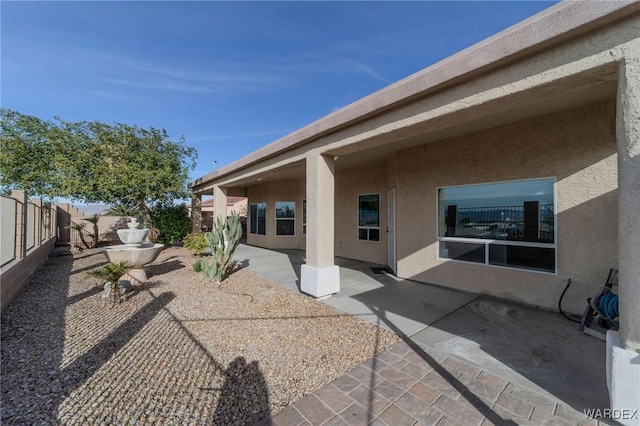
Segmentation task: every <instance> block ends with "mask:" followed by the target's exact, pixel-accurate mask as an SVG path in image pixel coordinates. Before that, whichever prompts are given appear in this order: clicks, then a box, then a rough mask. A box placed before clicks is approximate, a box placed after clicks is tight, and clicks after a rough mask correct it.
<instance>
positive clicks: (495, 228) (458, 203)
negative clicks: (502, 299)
mask: <svg viewBox="0 0 640 426" xmlns="http://www.w3.org/2000/svg"><path fill="white" fill-rule="evenodd" d="M438 212H439V214H438V240H439V257H440V258H446V259H456V260H462V261H467V262H476V263H483V264H486V265H494V266H504V267H509V268H519V269H530V270H536V271H544V272H555V271H556V245H555V192H554V179H552V178H548V179H531V180H523V181H511V182H497V183H487V184H480V185H468V186H455V187H447V188H440V189H439V190H438Z"/></svg>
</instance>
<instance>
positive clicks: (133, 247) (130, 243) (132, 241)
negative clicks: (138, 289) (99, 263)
mask: <svg viewBox="0 0 640 426" xmlns="http://www.w3.org/2000/svg"><path fill="white" fill-rule="evenodd" d="M127 225H128V227H129V229H118V230H117V232H118V237H119V238H120V241H122V242H123V243H124V244H121V245H117V246H108V247H105V248H103V249H102V252H103V253H104V255H105V256H106V257H107V259H109V261H110V262H111V263H118V262H120V261H123V260H125V261H126V262H127V264H128V265H129V267H131V269H130V270H129V271H128V272H127V273H126V274H125V275H124V276H123V277H122V279H123V280H128V281H131V284H139V283H143V282H145V281H147V274H146V272H145V271H144V265H146V264H148V263H151V262H153V261H154V260H156V258H157V257H158V255H159V254H160V252H161V251H162V249H163V248H164V245H162V244H154V243H143V241H144V239H145V238H146V237H147V234H148V233H149V230H148V229H138V226H140V224H139V223H138V220H137V219H136V218H134V217H132V218H131V222H129V223H128V224H127Z"/></svg>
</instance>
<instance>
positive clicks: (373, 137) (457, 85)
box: [191, 1, 640, 195]
mask: <svg viewBox="0 0 640 426" xmlns="http://www.w3.org/2000/svg"><path fill="white" fill-rule="evenodd" d="M638 12H640V2H637V1H620V2H562V3H559V4H557V5H555V6H553V7H551V8H549V9H547V10H545V11H543V12H541V13H539V14H537V15H535V16H533V17H531V18H529V19H527V20H525V21H523V22H521V23H519V24H517V25H515V26H513V27H511V28H508V29H506V30H504V31H502V32H501V33H498V34H496V35H495V36H493V37H491V38H489V39H486V40H484V41H482V42H480V43H478V44H476V45H474V46H471V47H469V48H467V49H465V50H463V51H461V52H459V53H458V54H456V55H453V56H451V57H449V58H447V59H445V60H443V61H441V62H438V63H436V64H434V65H432V66H430V67H428V68H426V69H424V70H422V71H420V72H418V73H416V74H413V75H411V76H409V77H407V78H405V79H403V80H400V81H398V82H397V83H394V84H392V85H390V86H388V87H386V88H384V89H382V90H380V91H378V92H375V93H373V94H371V95H369V96H367V97H365V98H363V99H361V100H359V101H357V102H354V103H352V104H350V105H348V106H346V107H344V108H342V109H340V110H338V111H336V112H334V113H332V114H329V115H327V116H325V117H323V118H321V119H319V120H317V121H315V122H313V123H311V124H309V125H308V126H305V127H303V128H301V129H299V130H297V131H295V132H293V133H291V134H289V135H287V136H285V137H283V138H281V139H279V140H277V141H275V142H273V143H271V144H269V145H267V146H265V147H263V148H261V149H259V150H257V151H255V152H253V153H251V154H249V155H247V156H245V157H243V158H241V159H239V160H237V161H235V162H233V163H231V164H229V165H228V166H224V167H222V168H220V169H217V170H214V171H213V172H211V173H209V174H207V175H205V176H203V177H202V178H199V179H196V180H195V181H194V182H192V184H191V185H192V188H193V190H194V192H195V193H196V194H210V193H211V190H212V188H213V186H214V185H219V186H224V187H227V188H245V187H247V186H250V185H251V184H256V183H258V182H263V181H268V180H274V179H288V178H295V177H303V176H304V175H305V157H306V153H307V152H309V151H312V150H314V151H319V152H322V153H323V154H326V155H332V156H335V157H339V158H340V161H337V162H336V168H341V167H351V166H356V165H358V164H360V163H365V162H370V161H372V160H375V159H381V158H384V157H385V156H386V155H388V154H389V153H391V152H394V151H397V150H399V149H404V148H408V147H411V146H415V145H420V144H425V143H429V142H432V141H436V140H443V139H446V138H449V137H453V136H459V135H462V134H466V133H471V132H475V131H479V130H482V129H486V128H490V127H493V126H499V125H502V124H506V123H510V122H514V121H519V120H522V119H525V118H528V117H532V116H536V115H541V114H549V113H552V112H554V111H560V110H563V109H568V108H572V107H577V106H580V105H584V104H587V103H592V102H597V101H599V100H604V99H615V98H616V90H617V66H616V65H615V64H616V61H617V60H619V59H618V58H607V60H600V61H587V62H586V63H585V64H584V65H585V66H584V67H583V68H581V69H572V67H573V68H575V61H576V59H577V58H576V57H575V55H572V54H571V52H569V53H568V54H566V56H567V58H566V59H561V57H562V52H561V53H559V54H558V55H556V58H555V59H552V61H553V60H555V61H556V62H557V63H548V62H547V63H545V64H542V65H540V66H539V68H538V69H536V64H535V62H532V61H529V63H528V64H524V65H522V66H519V65H520V64H522V63H523V62H525V61H526V60H527V59H529V58H532V57H535V56H536V55H538V54H540V53H543V52H547V51H550V50H552V49H555V48H560V47H561V45H562V44H563V43H567V42H569V41H571V40H575V39H578V38H579V37H581V36H584V35H586V34H588V33H589V32H592V31H594V30H597V29H602V28H605V27H606V26H607V25H609V24H612V23H614V22H616V21H621V20H623V19H626V18H628V17H630V16H632V15H634V14H637V13H638ZM629 37H637V35H636V36H634V35H630V36H629ZM602 43H604V44H606V43H607V40H604V39H603V40H602ZM603 49H604V50H606V46H600V47H599V48H598V49H594V51H595V50H603ZM582 54H584V53H582ZM562 68H564V69H562ZM554 70H556V71H557V72H554ZM356 153H357V155H354V154H356ZM241 192H242V190H240V191H239V192H238V195H241V194H240V193H241ZM232 193H233V192H231V193H229V194H230V195H231V194H232Z"/></svg>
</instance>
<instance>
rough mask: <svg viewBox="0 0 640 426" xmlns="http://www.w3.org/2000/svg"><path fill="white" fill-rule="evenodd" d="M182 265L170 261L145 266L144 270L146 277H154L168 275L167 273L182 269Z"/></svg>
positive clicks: (177, 261)
mask: <svg viewBox="0 0 640 426" xmlns="http://www.w3.org/2000/svg"><path fill="white" fill-rule="evenodd" d="M184 267H185V266H184V263H182V262H181V261H179V260H172V261H170V262H167V261H164V262H162V263H156V264H153V265H147V266H145V267H144V269H145V270H146V271H147V276H148V277H155V276H158V275H162V274H168V273H169V272H173V271H177V270H178V269H183V268H184Z"/></svg>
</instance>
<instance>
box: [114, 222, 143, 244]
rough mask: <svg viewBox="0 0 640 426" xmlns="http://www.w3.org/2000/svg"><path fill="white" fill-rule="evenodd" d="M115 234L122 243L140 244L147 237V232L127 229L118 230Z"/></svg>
mask: <svg viewBox="0 0 640 426" xmlns="http://www.w3.org/2000/svg"><path fill="white" fill-rule="evenodd" d="M135 225H137V224H135ZM116 232H117V233H118V237H119V238H120V241H122V242H123V243H125V244H140V243H142V242H143V241H144V239H145V238H146V237H147V234H148V233H149V230H148V229H137V228H129V229H118V230H117V231H116Z"/></svg>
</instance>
